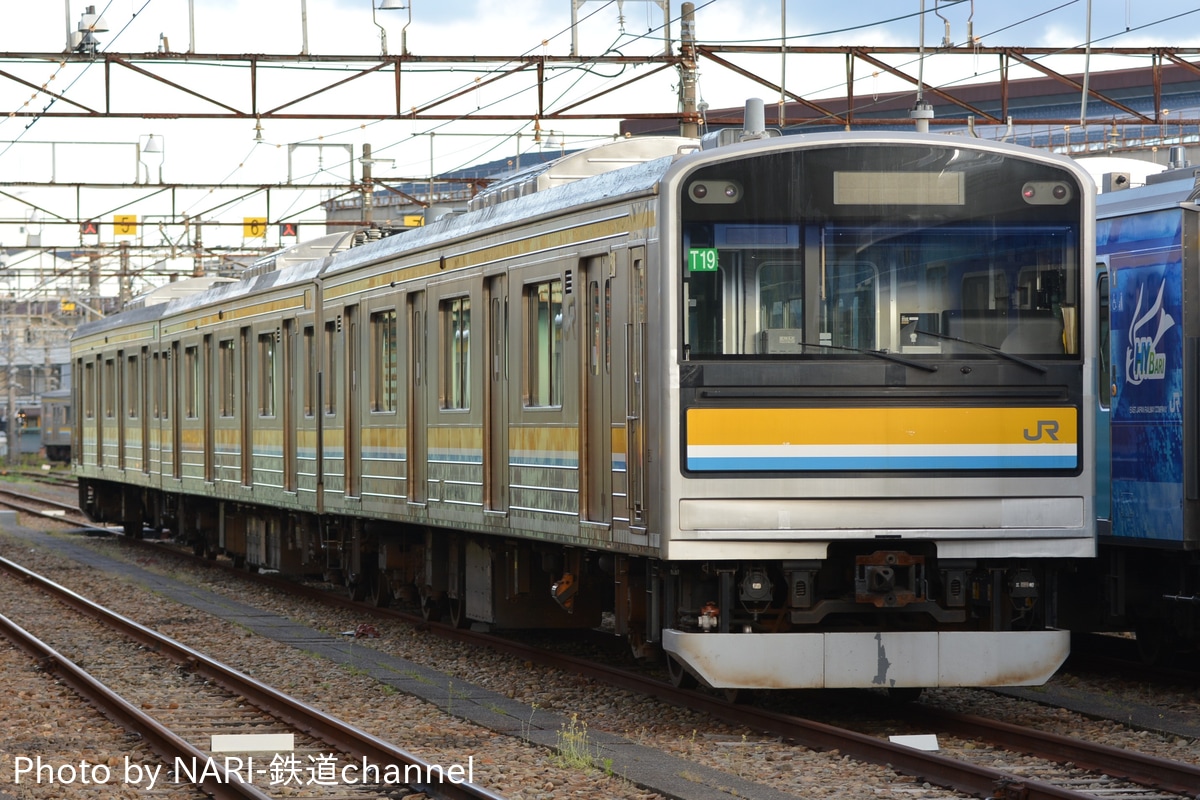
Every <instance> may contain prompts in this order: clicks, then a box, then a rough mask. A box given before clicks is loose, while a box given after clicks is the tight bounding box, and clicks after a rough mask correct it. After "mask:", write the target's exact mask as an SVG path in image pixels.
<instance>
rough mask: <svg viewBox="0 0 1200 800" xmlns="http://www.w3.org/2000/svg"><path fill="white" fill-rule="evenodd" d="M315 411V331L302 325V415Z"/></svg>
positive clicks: (308, 414)
mask: <svg viewBox="0 0 1200 800" xmlns="http://www.w3.org/2000/svg"><path fill="white" fill-rule="evenodd" d="M316 413H317V332H316V330H315V329H314V328H313V326H312V325H305V326H304V416H306V417H311V416H313V415H315V414H316Z"/></svg>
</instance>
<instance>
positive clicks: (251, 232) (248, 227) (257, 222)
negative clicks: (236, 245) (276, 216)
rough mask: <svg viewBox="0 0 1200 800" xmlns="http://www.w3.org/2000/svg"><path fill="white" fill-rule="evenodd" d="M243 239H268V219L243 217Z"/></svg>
mask: <svg viewBox="0 0 1200 800" xmlns="http://www.w3.org/2000/svg"><path fill="white" fill-rule="evenodd" d="M242 237H243V238H246V239H265V238H267V218H266V217H242Z"/></svg>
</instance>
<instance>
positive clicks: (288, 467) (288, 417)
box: [280, 319, 303, 492]
mask: <svg viewBox="0 0 1200 800" xmlns="http://www.w3.org/2000/svg"><path fill="white" fill-rule="evenodd" d="M295 337H296V320H294V319H285V320H284V321H283V341H282V342H280V347H281V348H282V349H283V353H282V361H283V386H284V393H283V490H284V491H285V492H294V491H296V404H297V403H300V402H303V400H302V398H301V397H300V392H298V391H297V390H296V363H295V357H294V355H293V353H294V350H295Z"/></svg>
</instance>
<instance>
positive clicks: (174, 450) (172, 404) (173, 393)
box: [168, 342, 183, 480]
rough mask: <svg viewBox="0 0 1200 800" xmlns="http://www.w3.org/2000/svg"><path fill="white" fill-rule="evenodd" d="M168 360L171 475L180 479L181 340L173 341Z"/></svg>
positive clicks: (181, 472)
mask: <svg viewBox="0 0 1200 800" xmlns="http://www.w3.org/2000/svg"><path fill="white" fill-rule="evenodd" d="M168 360H169V361H170V368H169V372H170V375H171V385H170V389H169V392H168V396H169V400H168V406H169V412H168V413H169V414H170V420H171V477H172V478H175V479H176V480H179V479H180V478H182V477H183V419H182V417H183V406H182V405H181V404H180V402H179V400H180V396H179V393H180V391H181V387H180V383H181V377H182V376H181V375H180V370H181V369H182V368H183V367H182V362H183V347H182V345H181V344H180V343H179V342H171V354H170V358H169V359H168Z"/></svg>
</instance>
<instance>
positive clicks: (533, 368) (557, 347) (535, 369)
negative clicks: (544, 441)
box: [525, 280, 563, 408]
mask: <svg viewBox="0 0 1200 800" xmlns="http://www.w3.org/2000/svg"><path fill="white" fill-rule="evenodd" d="M525 317H526V323H525V332H526V336H527V337H528V340H527V343H526V352H527V353H529V367H528V372H527V380H528V383H527V385H526V387H525V405H526V406H529V407H543V408H544V407H558V406H561V405H562V394H563V375H562V371H563V363H562V359H563V329H562V325H563V284H562V281H561V280H553V281H544V282H542V283H537V284H533V285H530V286H527V287H525Z"/></svg>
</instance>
